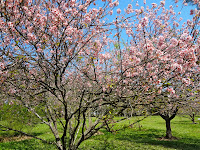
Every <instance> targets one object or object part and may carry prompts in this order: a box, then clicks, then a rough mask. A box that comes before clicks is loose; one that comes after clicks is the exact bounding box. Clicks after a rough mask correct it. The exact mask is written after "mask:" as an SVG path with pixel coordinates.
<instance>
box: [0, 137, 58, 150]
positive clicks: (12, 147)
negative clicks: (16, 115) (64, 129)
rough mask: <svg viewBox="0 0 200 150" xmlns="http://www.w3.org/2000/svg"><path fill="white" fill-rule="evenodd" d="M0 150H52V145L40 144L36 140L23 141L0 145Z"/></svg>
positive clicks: (53, 147)
mask: <svg viewBox="0 0 200 150" xmlns="http://www.w3.org/2000/svg"><path fill="white" fill-rule="evenodd" d="M0 149H1V150H54V149H56V147H55V146H53V145H48V144H45V143H42V142H40V141H38V140H35V139H31V140H24V141H18V142H7V143H0Z"/></svg>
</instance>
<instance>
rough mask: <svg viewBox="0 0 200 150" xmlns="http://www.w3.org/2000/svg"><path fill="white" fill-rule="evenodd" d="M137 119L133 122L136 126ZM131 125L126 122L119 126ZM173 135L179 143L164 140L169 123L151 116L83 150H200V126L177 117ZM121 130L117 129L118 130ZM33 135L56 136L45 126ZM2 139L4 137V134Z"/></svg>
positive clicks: (25, 145)
mask: <svg viewBox="0 0 200 150" xmlns="http://www.w3.org/2000/svg"><path fill="white" fill-rule="evenodd" d="M134 120H135V118H133V119H131V120H129V121H130V122H133V121H134ZM129 121H124V122H122V123H120V124H119V125H118V127H119V126H123V124H126V123H128V122H129ZM171 126H172V134H173V136H175V137H177V138H178V140H172V141H166V140H160V139H159V138H160V137H163V136H164V135H165V122H164V120H163V119H162V118H161V117H159V116H151V117H148V118H146V119H145V120H143V121H142V122H140V123H139V124H135V125H134V126H133V127H132V128H128V129H124V130H120V131H118V132H117V133H114V134H112V133H109V132H107V131H106V130H101V134H99V135H96V136H93V137H92V138H90V139H88V140H87V141H85V142H83V143H82V144H81V145H80V147H79V149H80V150H169V149H170V150H172V149H174V150H175V149H176V150H200V124H199V123H198V124H192V123H191V121H190V120H189V119H187V118H184V117H181V116H176V117H175V118H174V119H173V120H172V124H171ZM116 128H117V127H116ZM32 132H33V133H34V134H35V135H38V136H39V137H44V138H46V139H51V138H52V135H51V133H50V132H49V131H48V129H47V128H46V127H44V126H43V125H38V126H36V127H35V128H34V129H33V130H32ZM0 136H2V133H1V132H0ZM44 149H45V150H54V149H56V148H55V147H53V146H51V145H46V144H43V143H42V142H40V141H38V140H35V139H27V140H23V141H15V142H14V141H13V142H4V143H0V150H44Z"/></svg>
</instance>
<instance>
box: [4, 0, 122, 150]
mask: <svg viewBox="0 0 200 150" xmlns="http://www.w3.org/2000/svg"><path fill="white" fill-rule="evenodd" d="M100 4H101V5H100ZM100 4H99V5H98V6H97V5H96V1H95V0H80V1H79V0H68V1H59V0H57V1H54V0H52V1H32V0H27V1H24V0H23V1H21V0H6V1H1V3H0V24H1V26H0V31H1V37H0V45H1V48H0V57H1V59H0V75H1V76H0V87H1V93H2V94H4V95H5V97H6V96H7V97H13V99H14V98H15V103H17V104H19V105H21V106H24V107H25V108H27V111H30V112H31V113H33V114H34V115H35V116H36V117H38V118H39V119H40V121H41V123H43V124H45V125H47V126H48V127H49V129H50V131H51V132H52V134H53V135H54V137H55V140H54V141H46V140H45V139H41V138H39V137H37V136H34V135H32V134H29V133H25V132H23V131H21V130H17V129H15V128H14V127H13V128H12V127H9V126H6V125H5V124H3V123H1V124H0V128H1V130H13V131H17V132H20V133H22V134H25V135H27V136H32V137H34V138H36V139H39V140H42V141H43V142H46V143H49V144H55V145H56V146H57V148H58V149H60V150H65V149H70V150H71V149H77V148H78V146H79V145H80V144H81V143H82V142H83V141H84V140H86V139H88V138H90V137H91V136H92V135H94V134H95V133H96V132H97V131H98V130H99V129H101V128H102V127H104V126H108V124H109V123H110V122H111V121H110V120H109V119H110V118H111V117H112V116H111V113H110V111H111V110H113V107H116V105H114V104H113V102H114V100H113V99H112V97H111V96H110V95H111V94H112V91H111V90H110V91H109V90H105V87H106V86H107V79H106V76H107V74H108V73H109V70H108V69H109V66H108V64H107V63H108V61H109V60H108V59H110V58H111V54H110V53H109V52H105V51H107V50H108V49H109V35H110V34H111V32H112V29H111V27H110V26H111V25H112V21H110V23H109V21H108V20H106V19H105V17H106V16H107V15H110V14H111V12H112V11H113V9H114V7H116V6H117V5H118V4H119V2H118V1H115V2H112V1H111V0H109V1H105V0H102V2H101V3H100ZM95 111H97V112H98V113H97V114H96V115H95V116H96V119H95V120H91V119H90V120H89V121H90V122H89V126H88V114H90V113H92V112H95Z"/></svg>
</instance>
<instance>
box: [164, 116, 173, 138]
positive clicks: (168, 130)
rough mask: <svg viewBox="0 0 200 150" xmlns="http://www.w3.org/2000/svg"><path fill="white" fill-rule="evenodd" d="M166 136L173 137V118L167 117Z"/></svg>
mask: <svg viewBox="0 0 200 150" xmlns="http://www.w3.org/2000/svg"><path fill="white" fill-rule="evenodd" d="M165 122H166V138H167V139H171V138H172V131H171V120H170V119H166V120H165Z"/></svg>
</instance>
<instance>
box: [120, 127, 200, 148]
mask: <svg viewBox="0 0 200 150" xmlns="http://www.w3.org/2000/svg"><path fill="white" fill-rule="evenodd" d="M144 132H145V133H144ZM164 132H165V131H163V130H155V129H149V130H146V131H141V132H140V131H136V132H135V131H133V132H131V133H126V134H125V135H123V133H120V136H117V137H116V138H117V139H118V140H120V141H130V142H135V143H144V144H149V145H157V146H159V145H161V146H164V147H166V148H174V149H180V150H200V139H192V138H187V137H186V138H179V137H177V138H178V140H171V141H170V140H169V141H165V140H160V139H159V138H160V137H162V136H161V134H162V133H164Z"/></svg>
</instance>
